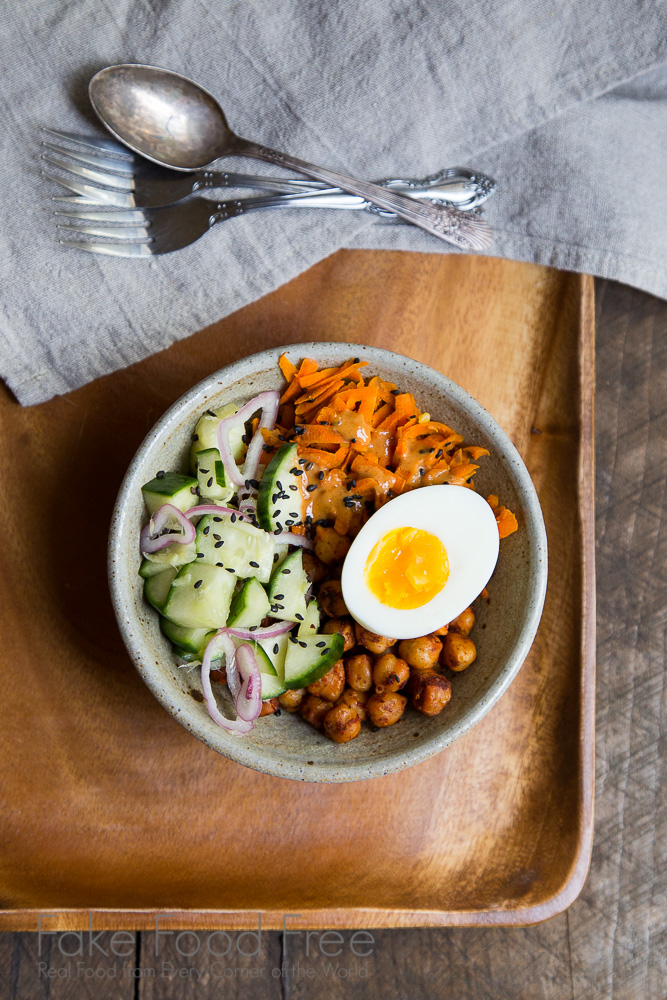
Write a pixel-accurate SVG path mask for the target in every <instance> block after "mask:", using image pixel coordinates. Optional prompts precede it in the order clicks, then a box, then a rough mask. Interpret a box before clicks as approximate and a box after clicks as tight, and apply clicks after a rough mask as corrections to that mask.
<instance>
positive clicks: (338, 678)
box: [308, 660, 345, 701]
mask: <svg viewBox="0 0 667 1000" xmlns="http://www.w3.org/2000/svg"><path fill="white" fill-rule="evenodd" d="M344 687H345V667H344V666H343V661H342V660H338V661H337V662H336V663H334V665H333V667H332V668H331V670H329V671H328V672H327V673H326V674H325V675H324V677H320V679H319V681H315V682H314V683H313V684H309V685H308V691H309V692H310V694H315V695H317V697H318V698H325V699H326V700H327V701H336V700H337V699H338V698H340V696H341V694H342V693H343V688H344Z"/></svg>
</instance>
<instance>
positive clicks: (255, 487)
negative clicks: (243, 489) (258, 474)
mask: <svg viewBox="0 0 667 1000" xmlns="http://www.w3.org/2000/svg"><path fill="white" fill-rule="evenodd" d="M249 482H250V485H251V486H252V488H253V490H258V489H259V482H258V481H257V480H256V479H250V480H249Z"/></svg>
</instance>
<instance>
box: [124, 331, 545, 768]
mask: <svg viewBox="0 0 667 1000" xmlns="http://www.w3.org/2000/svg"><path fill="white" fill-rule="evenodd" d="M283 352H286V353H287V354H288V356H289V357H290V358H292V359H294V360H297V359H300V358H302V357H312V358H314V359H315V360H317V361H318V362H319V363H320V365H322V366H335V365H338V364H341V363H342V362H344V361H345V360H346V359H348V358H349V357H350V355H351V354H355V355H356V356H358V357H360V358H361V359H362V360H363V361H366V362H368V367H367V369H366V371H367V372H368V373H369V374H371V375H379V376H380V377H381V378H383V379H386V380H388V381H391V382H394V383H395V384H396V385H398V386H400V387H401V389H402V390H404V391H405V392H411V393H412V394H413V395H414V397H415V400H416V401H417V402H418V404H419V406H420V407H421V409H422V410H425V411H428V412H429V413H430V414H431V417H432V419H434V420H439V421H442V422H445V423H447V424H449V425H451V426H452V427H454V428H456V430H457V431H459V432H460V433H461V434H463V435H464V437H465V440H466V441H467V442H470V443H474V444H476V445H480V446H482V447H484V448H487V449H488V451H489V453H490V455H489V457H487V458H486V459H485V460H484V461H483V462H482V463H481V465H480V469H479V471H478V472H477V474H476V477H475V485H476V489H477V490H478V492H479V493H480V494H481V495H483V496H487V495H489V494H491V493H494V494H497V495H499V496H500V497H502V502H503V504H507V506H508V507H509V508H510V509H511V510H512V511H513V512H514V513H515V514H516V516H517V519H518V523H519V530H518V531H517V532H516V533H515V534H513V535H512V536H511V537H509V538H508V539H506V540H504V541H503V543H502V545H501V552H500V557H499V560H498V564H497V567H496V570H495V572H494V575H493V577H492V579H491V582H490V584H489V592H490V595H491V599H490V600H489V601H488V602H487V601H484V600H481V601H478V602H477V605H476V612H477V626H476V632H475V638H476V643H477V649H478V657H477V661H476V663H475V664H474V667H473V668H472V669H469V670H466V671H465V672H464V673H462V674H460V675H458V676H457V678H456V684H455V686H453V696H452V699H451V702H450V703H449V705H447V707H446V709H445V711H443V712H442V713H441V714H440V715H438V716H437V717H435V718H428V717H426V716H424V715H422V714H420V713H418V712H416V711H413V710H412V709H411V708H409V709H408V710H407V712H406V714H405V716H404V718H403V719H402V720H401V721H400V723H398V724H396V725H394V726H391V727H389V728H386V729H382V730H379V731H377V732H373V731H371V730H370V729H364V731H363V732H362V733H361V734H360V735H359V737H358V738H356V739H355V740H353V741H352V742H350V743H348V744H336V743H333V742H331V741H330V740H327V739H326V738H325V737H324V736H323V735H322V734H321V733H320V732H318V731H317V730H315V729H313V728H312V727H310V726H307V725H305V724H304V723H303V721H302V720H301V719H299V718H298V717H295V716H292V715H290V714H288V713H285V712H283V713H282V715H281V716H280V717H279V718H276V717H273V716H270V717H267V718H265V719H264V718H263V719H260V720H259V721H258V724H257V726H256V727H255V729H254V730H253V731H252V732H251V733H250V734H248V735H247V736H245V737H243V738H241V737H239V736H237V735H235V734H233V733H229V732H227V731H225V730H224V729H222V728H220V727H219V726H218V725H216V723H215V722H214V721H213V720H212V719H211V718H210V716H209V714H208V711H207V708H206V704H205V703H204V699H203V695H202V689H201V684H200V681H199V672H198V668H197V667H196V666H188V665H179V663H178V661H177V660H176V658H175V656H174V654H173V652H172V649H171V646H170V643H169V642H168V640H167V639H166V638H165V636H164V635H163V634H162V632H161V631H160V628H159V624H158V618H157V615H156V614H155V612H154V610H153V608H151V607H150V605H148V604H147V603H146V601H145V599H144V596H143V586H142V584H143V581H142V579H141V577H140V576H139V573H138V570H139V564H140V561H141V555H140V551H139V534H140V531H141V528H142V525H143V523H144V522H145V520H146V514H145V510H144V504H143V498H142V493H141V487H142V485H143V484H144V483H146V482H147V481H148V480H150V479H152V478H153V477H154V476H155V475H156V472H157V471H158V470H161V469H174V470H179V469H183V470H184V469H185V468H186V467H187V461H188V454H189V450H190V442H191V435H192V431H193V428H194V426H195V423H196V421H197V419H198V417H199V416H200V415H201V413H202V412H203V411H205V410H206V409H208V408H214V409H215V408H218V407H220V406H223V405H225V404H227V403H232V402H233V403H237V404H241V403H244V402H246V401H247V400H248V399H250V398H251V397H253V396H256V395H257V394H258V393H260V392H263V391H265V390H269V389H276V388H280V387H281V382H282V377H281V375H280V371H279V368H278V359H279V357H280V355H281V354H282V353H283ZM546 582H547V542H546V533H545V529H544V522H543V519H542V513H541V510H540V505H539V501H538V498H537V494H536V491H535V488H534V486H533V483H532V481H531V479H530V475H529V473H528V471H527V469H526V467H525V465H524V463H523V461H522V459H521V457H520V455H519V453H518V452H517V450H516V448H515V447H514V445H513V444H512V442H511V441H510V439H509V438H508V436H507V435H506V434H505V432H504V431H503V430H502V428H501V427H500V426H499V425H498V423H497V422H496V421H495V420H494V419H493V417H492V416H491V415H490V414H489V413H488V412H487V411H486V410H485V409H484V408H483V407H482V406H481V405H480V404H479V403H478V402H477V401H476V400H474V399H473V398H472V397H471V396H470V395H469V394H468V393H467V392H465V390H463V389H462V388H461V387H460V386H458V385H456V384H455V383H454V382H452V381H451V380H450V379H448V378H446V377H445V376H444V375H442V374H440V373H439V372H436V371H435V370H434V369H432V368H429V367H428V366H426V365H423V364H421V363H419V362H417V361H414V360H412V359H410V358H407V357H405V356H402V355H399V354H396V353H394V352H391V351H387V350H383V349H380V348H375V347H367V346H364V345H360V344H338V343H328V342H322V343H306V344H296V345H292V346H287V347H281V348H275V349H272V350H268V351H263V352H262V353H259V354H255V355H252V356H250V357H247V358H243V359H241V360H239V361H236V362H234V363H233V364H231V365H228V366H227V367H226V368H223V369H221V370H220V371H217V372H215V373H213V374H212V375H210V376H208V377H207V378H205V379H204V380H203V381H201V382H200V383H198V384H197V385H195V386H194V387H193V388H192V389H190V390H189V391H188V392H186V393H185V394H184V395H183V396H182V397H181V398H180V399H179V400H178V401H177V402H176V403H174V405H173V406H172V407H171V408H170V409H169V410H168V411H167V412H166V413H165V414H164V416H163V417H161V419H160V420H159V421H158V422H157V424H156V425H155V426H154V428H153V429H152V430H151V432H150V433H149V434H148V435H147V437H146V439H145V440H144V442H143V443H142V445H141V446H140V448H139V450H138V451H137V453H136V455H135V457H134V459H133V460H132V463H131V464H130V467H129V470H128V472H127V474H126V476H125V479H124V480H123V483H122V486H121V489H120V492H119V495H118V499H117V501H116V506H115V508H114V513H113V516H112V523H111V532H110V539H109V583H110V589H111V596H112V601H113V606H114V610H115V613H116V617H117V620H118V625H119V628H120V632H121V635H122V637H123V640H124V642H125V645H126V647H127V650H128V653H129V655H130V657H131V659H132V661H133V662H134V664H135V666H136V668H137V670H138V671H139V674H140V675H141V677H142V678H143V680H144V681H145V683H146V684H147V686H148V687H149V688H150V690H151V691H152V693H153V694H154V695H155V697H156V698H157V700H158V701H159V702H160V704H161V705H162V706H163V707H164V708H165V709H166V710H167V711H168V712H169V713H170V714H171V715H172V716H173V717H174V718H175V719H176V720H177V721H178V722H180V723H181V725H183V726H184V727H185V728H186V729H187V730H188V731H189V732H191V733H192V734H193V735H194V736H196V737H197V738H198V739H199V740H201V741H202V742H203V743H204V744H206V745H207V746H208V747H210V748H211V749H213V750H215V751H217V752H218V753H220V754H222V755H224V756H226V757H228V758H230V759H231V760H233V761H236V762H237V763H239V764H242V765H244V766H246V767H251V768H254V769H256V770H258V771H263V772H265V773H267V774H272V775H277V776H280V777H284V778H291V779H296V780H301V781H315V782H344V781H358V780H364V779H368V778H373V777H378V776H380V775H383V774H387V773H390V772H393V771H398V770H402V769H403V768H406V767H409V766H411V765H413V764H417V763H419V762H420V761H423V760H425V759H427V758H428V757H431V756H433V755H434V754H436V753H438V752H440V751H441V750H443V749H445V747H447V746H448V745H449V744H451V743H452V742H453V741H454V740H455V739H457V738H458V737H460V736H462V735H463V734H464V733H466V732H467V731H468V730H470V729H471V728H472V727H473V726H474V725H475V724H476V723H477V722H479V720H480V719H482V718H483V716H484V715H486V713H487V712H488V711H489V710H490V709H491V708H492V706H493V705H494V704H495V703H496V701H497V700H498V699H499V698H500V697H501V695H502V694H503V692H504V691H505V690H506V689H507V688H508V686H509V685H510V683H511V682H512V680H513V678H514V677H515V676H516V674H517V673H518V671H519V669H520V667H521V665H522V663H523V661H524V660H525V658H526V655H527V653H528V651H529V649H530V646H531V644H532V641H533V639H534V637H535V633H536V631H537V627H538V625H539V621H540V616H541V613H542V607H543V604H544V598H545V593H546Z"/></svg>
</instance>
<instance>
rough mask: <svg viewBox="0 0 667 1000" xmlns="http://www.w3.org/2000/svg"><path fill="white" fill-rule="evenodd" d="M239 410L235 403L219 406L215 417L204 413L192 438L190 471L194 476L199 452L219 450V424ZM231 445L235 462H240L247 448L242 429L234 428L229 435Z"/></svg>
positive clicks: (215, 411) (214, 411)
mask: <svg viewBox="0 0 667 1000" xmlns="http://www.w3.org/2000/svg"><path fill="white" fill-rule="evenodd" d="M237 410H238V406H236V405H235V404H234V403H226V404H225V406H219V407H218V409H217V410H213V414H214V415H213V416H211V414H210V413H203V414H202V416H201V417H200V418H199V420H198V421H197V426H196V427H195V431H194V434H193V436H192V438H193V440H192V447H191V448H190V470H191V472H192V474H193V475H196V465H197V455H198V454H199V452H200V451H207V450H208V449H209V448H215V449H216V450H217V447H218V424H219V423H220V421H221V420H222V419H223V418H224V417H229V416H231V415H232V414H234V413H236V412H237ZM229 444H230V447H231V450H232V455H233V456H234V459H235V461H237V462H239V461H240V460H241V458H242V457H243V451H244V447H245V446H244V444H243V428H242V427H235V428H233V430H232V431H231V433H230V435H229ZM218 458H220V452H218Z"/></svg>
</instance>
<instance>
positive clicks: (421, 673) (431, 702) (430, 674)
mask: <svg viewBox="0 0 667 1000" xmlns="http://www.w3.org/2000/svg"><path fill="white" fill-rule="evenodd" d="M410 694H411V700H412V705H413V708H416V709H417V711H418V712H422V713H423V714H424V715H439V714H440V712H442V710H443V708H444V707H445V705H446V704H447V702H448V701H449V699H450V698H451V696H452V685H451V684H450V683H449V681H448V680H447V678H446V677H441V676H440V674H436V673H435V671H434V670H428V671H427V670H418V671H415V672H414V673H413V674H412V675H411V677H410Z"/></svg>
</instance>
